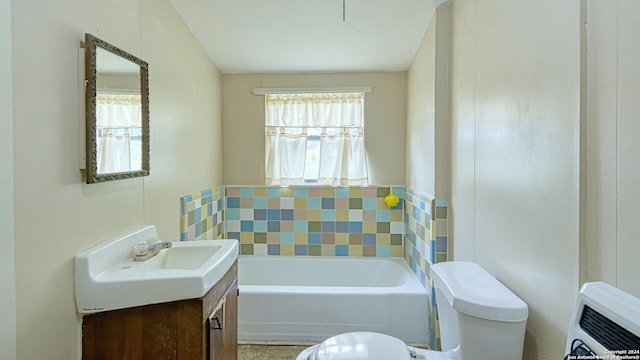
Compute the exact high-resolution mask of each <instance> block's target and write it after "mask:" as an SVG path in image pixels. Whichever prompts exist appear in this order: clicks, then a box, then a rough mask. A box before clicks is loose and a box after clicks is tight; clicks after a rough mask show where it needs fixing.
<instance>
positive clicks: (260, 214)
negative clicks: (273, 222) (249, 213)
mask: <svg viewBox="0 0 640 360" xmlns="http://www.w3.org/2000/svg"><path fill="white" fill-rule="evenodd" d="M253 219H254V220H267V210H266V209H253Z"/></svg>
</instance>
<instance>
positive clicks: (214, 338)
mask: <svg viewBox="0 0 640 360" xmlns="http://www.w3.org/2000/svg"><path fill="white" fill-rule="evenodd" d="M224 311H225V299H224V298H223V299H222V300H220V303H219V304H218V306H217V307H216V310H214V311H213V313H212V314H211V316H209V360H222V359H225V357H224V333H223V330H224Z"/></svg>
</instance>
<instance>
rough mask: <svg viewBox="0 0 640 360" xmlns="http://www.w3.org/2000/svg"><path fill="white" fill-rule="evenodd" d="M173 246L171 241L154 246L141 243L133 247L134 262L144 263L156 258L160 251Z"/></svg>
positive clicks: (154, 244)
mask: <svg viewBox="0 0 640 360" xmlns="http://www.w3.org/2000/svg"><path fill="white" fill-rule="evenodd" d="M171 246H172V243H171V241H160V242H157V243H153V244H150V245H149V244H147V243H139V244H136V245H134V246H133V261H144V260H147V259H149V258H152V257H154V256H156V255H157V254H158V253H159V252H160V250H162V249H168V248H170V247H171Z"/></svg>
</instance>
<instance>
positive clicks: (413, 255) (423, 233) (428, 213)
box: [404, 188, 448, 350]
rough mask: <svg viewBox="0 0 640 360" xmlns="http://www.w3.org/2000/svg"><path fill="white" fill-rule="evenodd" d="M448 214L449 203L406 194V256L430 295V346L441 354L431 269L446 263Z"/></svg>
mask: <svg viewBox="0 0 640 360" xmlns="http://www.w3.org/2000/svg"><path fill="white" fill-rule="evenodd" d="M447 212H448V203H447V200H445V199H435V200H433V199H429V198H427V197H426V196H424V195H422V194H419V193H417V192H415V191H413V190H411V189H409V188H407V189H406V190H405V217H404V219H405V241H404V249H405V252H404V256H405V260H406V261H407V263H408V264H409V266H410V267H411V268H412V269H413V271H414V272H415V273H416V275H417V276H418V278H419V279H420V282H422V285H424V287H425V288H426V289H427V291H429V294H430V295H429V301H430V304H429V346H430V347H431V348H432V349H438V350H439V349H440V327H439V323H438V316H437V307H436V296H435V289H434V286H433V281H431V279H430V278H429V269H430V266H431V264H436V263H439V262H442V261H446V260H447V246H448V245H447V242H448V224H447V215H448V214H447Z"/></svg>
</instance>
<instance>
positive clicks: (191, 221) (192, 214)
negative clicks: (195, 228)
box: [187, 210, 196, 226]
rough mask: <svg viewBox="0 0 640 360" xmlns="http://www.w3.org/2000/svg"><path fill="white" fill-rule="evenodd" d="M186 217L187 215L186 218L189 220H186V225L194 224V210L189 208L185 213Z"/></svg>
mask: <svg viewBox="0 0 640 360" xmlns="http://www.w3.org/2000/svg"><path fill="white" fill-rule="evenodd" d="M187 217H188V219H189V220H188V221H189V222H188V225H189V226H191V225H193V224H195V222H196V212H195V210H191V211H189V214H188V215H187Z"/></svg>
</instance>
